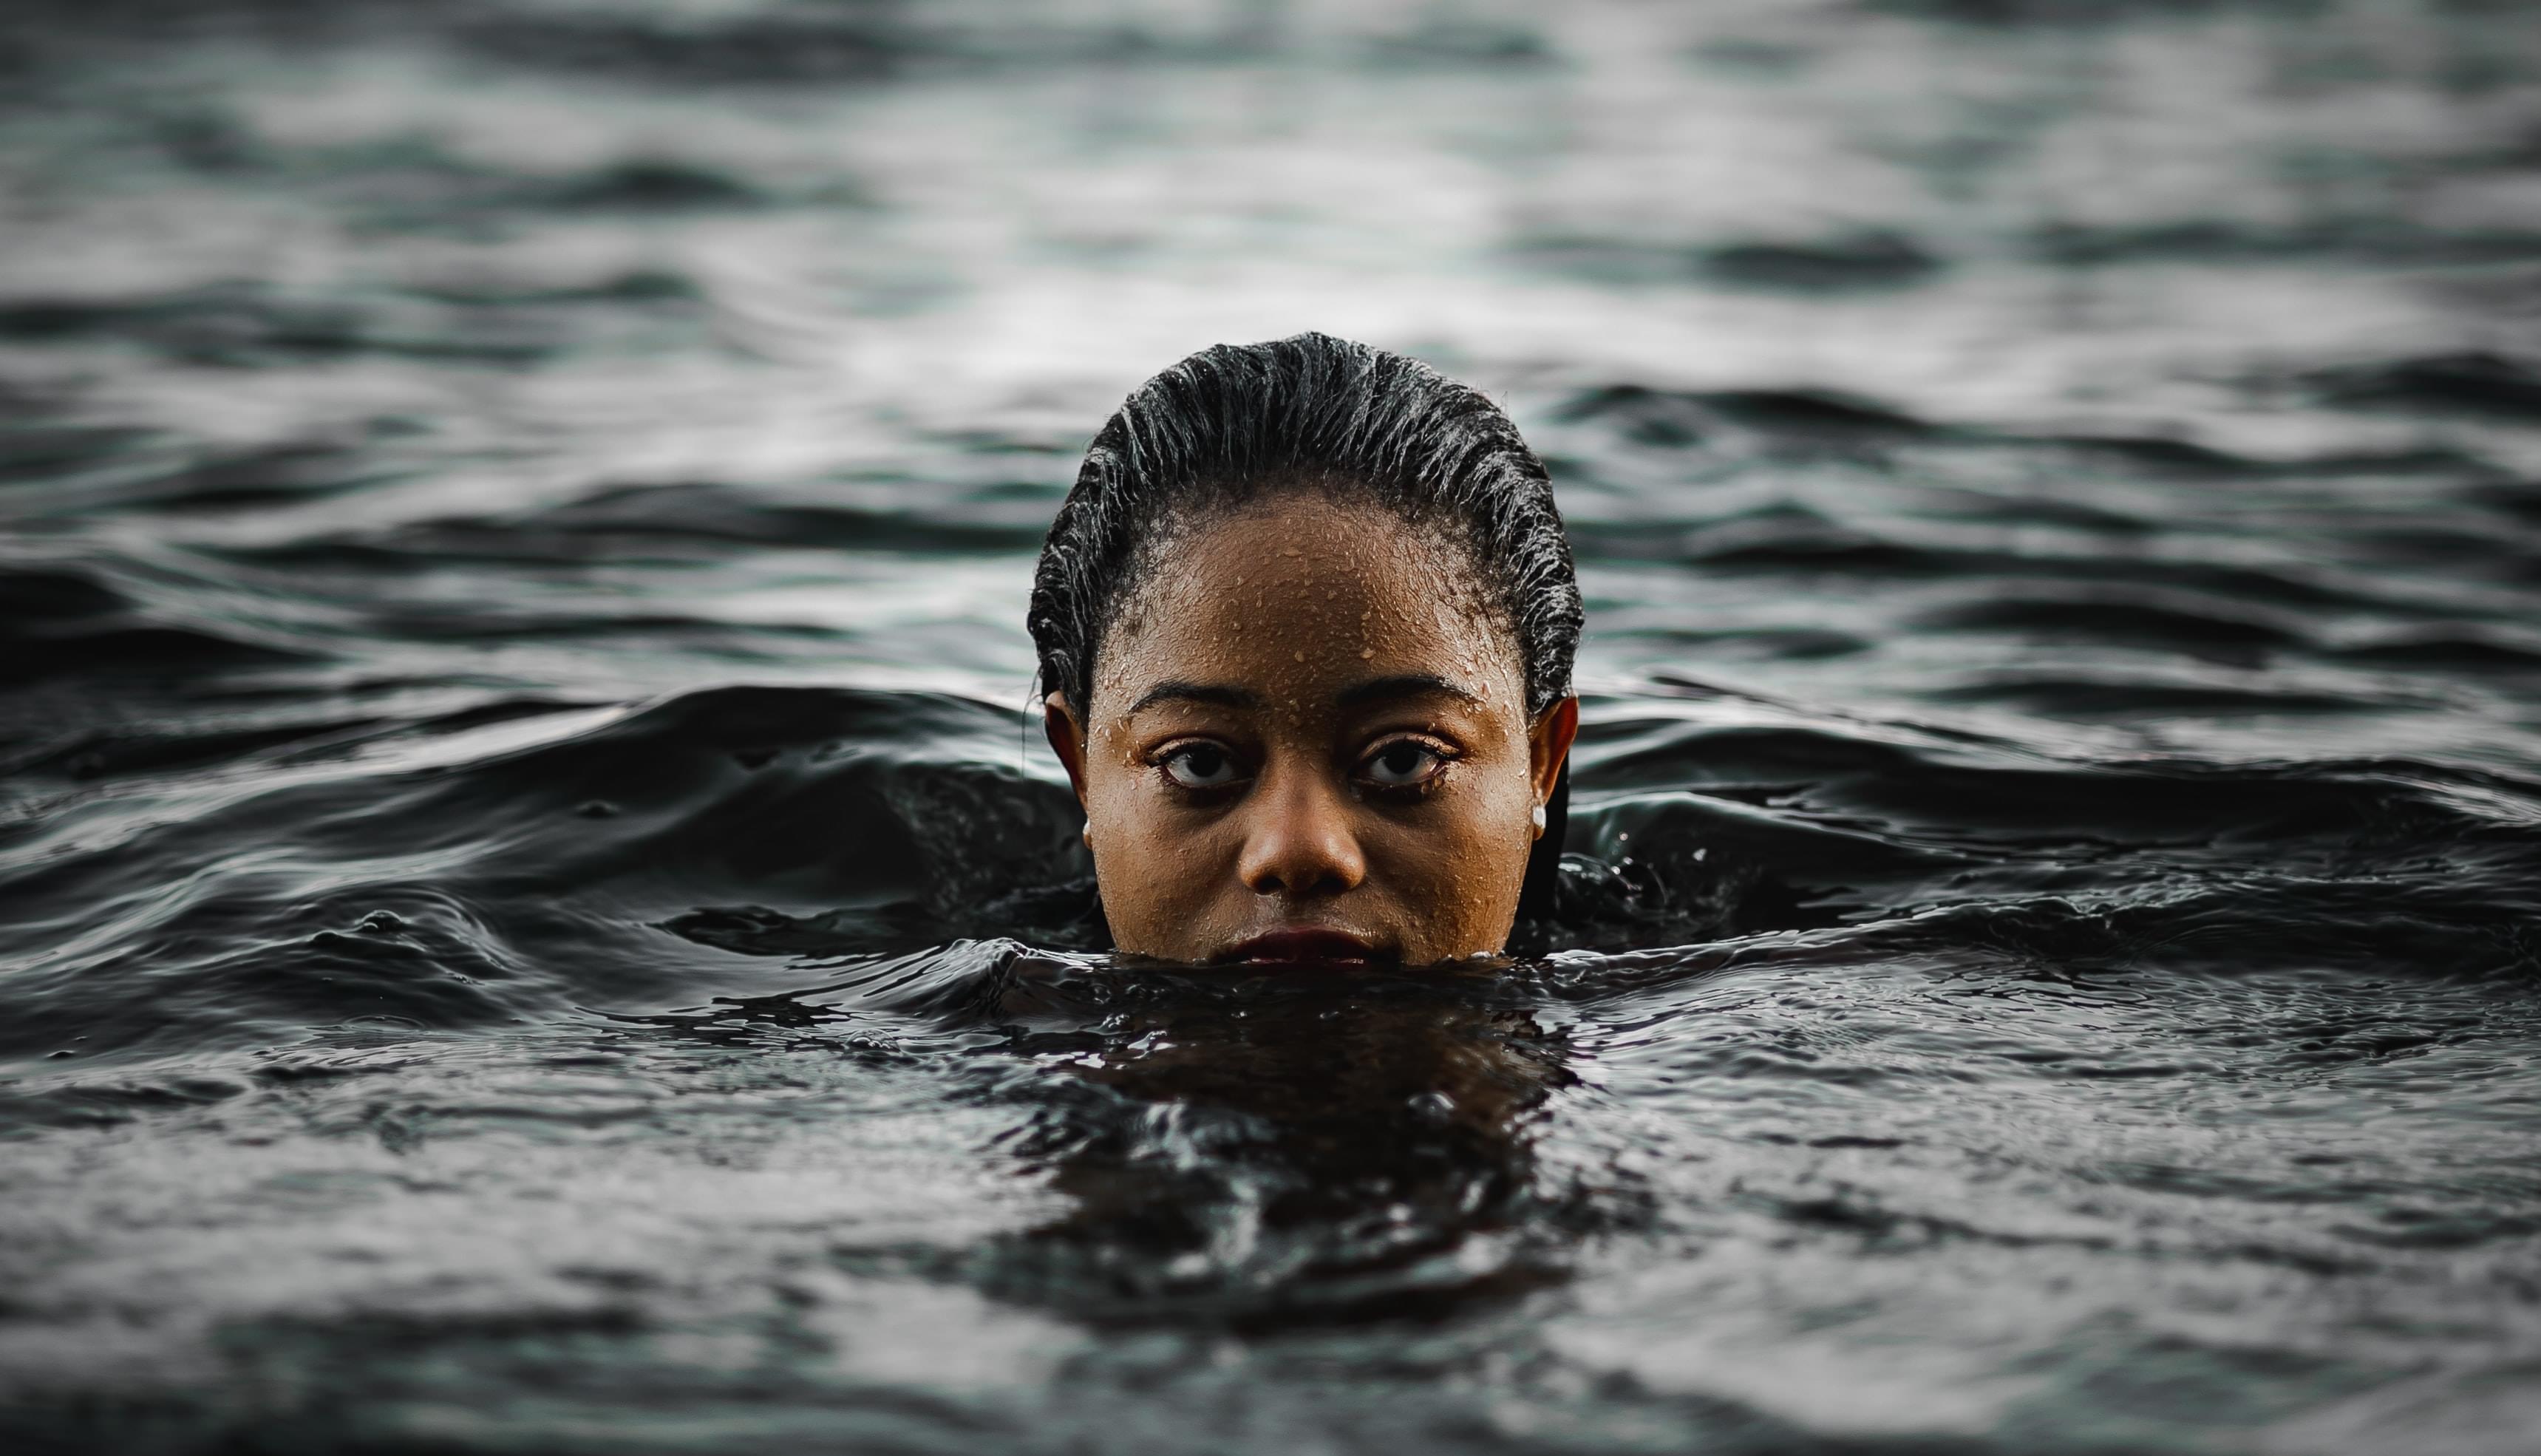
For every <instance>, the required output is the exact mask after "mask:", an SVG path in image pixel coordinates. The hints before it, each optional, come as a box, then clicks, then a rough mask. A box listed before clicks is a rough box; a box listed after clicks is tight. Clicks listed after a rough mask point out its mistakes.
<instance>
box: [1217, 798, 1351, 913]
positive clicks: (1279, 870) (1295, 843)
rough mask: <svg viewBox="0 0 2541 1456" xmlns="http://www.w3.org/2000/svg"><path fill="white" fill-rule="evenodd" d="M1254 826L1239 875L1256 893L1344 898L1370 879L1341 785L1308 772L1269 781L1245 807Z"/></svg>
mask: <svg viewBox="0 0 2541 1456" xmlns="http://www.w3.org/2000/svg"><path fill="white" fill-rule="evenodd" d="M1244 812H1245V813H1246V816H1247V819H1248V823H1247V824H1246V826H1245V832H1244V854H1243V857H1242V858H1241V859H1240V860H1238V861H1237V864H1236V873H1237V875H1238V876H1239V877H1240V878H1241V879H1242V880H1243V881H1244V886H1245V888H1246V889H1248V890H1251V891H1252V892H1253V893H1254V894H1256V895H1276V896H1280V897H1283V898H1287V899H1292V900H1294V899H1305V898H1310V897H1318V896H1328V895H1339V894H1341V893H1343V891H1346V890H1350V889H1353V888H1355V887H1356V886H1357V885H1358V884H1359V882H1360V881H1362V880H1364V879H1366V878H1367V858H1366V856H1365V855H1363V854H1362V853H1360V852H1359V846H1358V836H1357V835H1355V834H1353V833H1352V832H1351V830H1350V815H1349V797H1348V793H1347V791H1346V790H1344V789H1343V787H1342V786H1341V785H1339V784H1334V783H1329V782H1326V781H1324V779H1323V778H1322V776H1321V775H1319V774H1315V773H1312V772H1305V771H1291V772H1287V773H1277V774H1273V775H1271V776H1270V777H1269V778H1267V779H1265V780H1264V781H1263V782H1262V783H1261V784H1260V785H1259V786H1257V787H1256V788H1255V789H1254V791H1253V793H1252V794H1251V795H1249V796H1248V798H1247V802H1246V803H1245V805H1244Z"/></svg>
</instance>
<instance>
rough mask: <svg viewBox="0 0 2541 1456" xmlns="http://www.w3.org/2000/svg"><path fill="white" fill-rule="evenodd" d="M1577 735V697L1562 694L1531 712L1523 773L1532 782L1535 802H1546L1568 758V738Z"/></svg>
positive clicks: (1550, 796) (1559, 778)
mask: <svg viewBox="0 0 2541 1456" xmlns="http://www.w3.org/2000/svg"><path fill="white" fill-rule="evenodd" d="M1578 736H1579V699H1578V698H1576V697H1565V698H1562V699H1561V701H1559V702H1557V703H1555V704H1553V705H1552V706H1551V707H1548V708H1546V709H1545V710H1544V711H1543V712H1540V713H1538V714H1536V715H1535V721H1534V722H1533V723H1531V724H1529V725H1527V730H1526V746H1527V774H1528V776H1529V777H1530V778H1532V779H1533V780H1534V783H1535V802H1536V803H1538V804H1546V803H1550V802H1551V801H1552V799H1553V786H1554V785H1555V784H1556V783H1558V782H1560V781H1561V765H1562V764H1563V763H1564V762H1566V761H1567V760H1568V759H1569V757H1570V740H1572V739H1574V738H1576V737H1578Z"/></svg>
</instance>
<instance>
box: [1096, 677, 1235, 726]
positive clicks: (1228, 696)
mask: <svg viewBox="0 0 2541 1456" xmlns="http://www.w3.org/2000/svg"><path fill="white" fill-rule="evenodd" d="M1160 702H1205V703H1213V704H1215V705H1217V706H1219V707H1234V708H1249V707H1260V706H1261V705H1262V694H1261V693H1259V692H1252V691H1250V690H1248V689H1243V688H1230V687H1228V686H1226V685H1225V684H1222V683H1187V682H1184V681H1183V680H1181V679H1179V678H1168V679H1166V680H1165V681H1164V682H1161V683H1158V684H1157V685H1156V686H1155V687H1153V688H1150V689H1148V690H1147V691H1146V692H1142V693H1140V694H1139V695H1138V700H1137V701H1136V702H1133V703H1131V704H1129V711H1128V712H1127V713H1125V714H1124V716H1125V717H1132V718H1134V717H1136V716H1137V715H1138V714H1140V713H1143V712H1145V711H1146V710H1147V709H1149V708H1151V707H1154V706H1155V705H1156V704H1157V703H1160Z"/></svg>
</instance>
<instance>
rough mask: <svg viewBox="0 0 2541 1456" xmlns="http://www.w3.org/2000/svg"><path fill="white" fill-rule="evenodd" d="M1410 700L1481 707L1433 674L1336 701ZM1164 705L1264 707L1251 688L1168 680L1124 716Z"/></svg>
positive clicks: (1360, 686)
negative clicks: (1447, 700)
mask: <svg viewBox="0 0 2541 1456" xmlns="http://www.w3.org/2000/svg"><path fill="white" fill-rule="evenodd" d="M1409 697H1452V698H1455V699H1457V700H1458V701H1460V702H1465V703H1471V704H1474V705H1476V706H1480V705H1481V703H1482V699H1481V698H1480V697H1477V696H1475V695H1474V694H1473V693H1471V692H1467V691H1465V690H1464V689H1462V688H1459V687H1457V686H1456V685H1455V684H1453V683H1450V682H1448V681H1447V680H1446V679H1444V678H1441V677H1439V676H1437V675H1436V674H1434V673H1402V674H1398V675H1396V676H1394V677H1390V678H1370V679H1368V680H1367V681H1366V682H1364V683H1353V684H1351V685H1350V686H1349V687H1347V688H1344V689H1343V690H1342V691H1341V693H1340V695H1339V696H1338V697H1337V698H1336V699H1335V701H1336V702H1337V703H1338V704H1339V705H1340V706H1342V707H1360V706H1363V705H1365V704H1367V703H1371V702H1398V701H1401V700H1402V699H1404V698H1409ZM1162 702H1198V703H1207V704H1210V705H1212V706H1216V707H1231V708H1255V707H1260V706H1262V702H1263V698H1262V694H1261V693H1259V692H1254V691H1252V690H1251V689H1249V688H1237V687H1234V686H1232V685H1230V684H1225V683H1193V682H1187V681H1185V680H1183V679H1180V678H1169V679H1167V680H1165V681H1164V682H1162V683H1158V684H1157V685H1156V686H1155V687H1153V688H1150V689H1148V690H1147V691H1146V692H1142V693H1140V694H1139V695H1138V700H1137V701H1136V702H1133V703H1131V704H1129V711H1128V712H1127V713H1126V714H1124V716H1125V717H1136V716H1137V715H1138V714H1140V713H1142V712H1145V711H1146V710H1147V709H1149V708H1151V707H1154V706H1155V705H1156V704H1158V703H1162Z"/></svg>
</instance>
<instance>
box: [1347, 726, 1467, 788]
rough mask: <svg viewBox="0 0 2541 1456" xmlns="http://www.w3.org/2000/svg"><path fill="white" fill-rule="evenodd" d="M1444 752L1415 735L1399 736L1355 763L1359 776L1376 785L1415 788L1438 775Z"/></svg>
mask: <svg viewBox="0 0 2541 1456" xmlns="http://www.w3.org/2000/svg"><path fill="white" fill-rule="evenodd" d="M1446 766H1447V755H1446V754H1444V753H1442V752H1440V751H1439V749H1438V748H1437V747H1436V746H1435V745H1433V744H1428V743H1423V742H1422V741H1420V740H1419V739H1416V738H1398V739H1396V740H1394V741H1393V742H1392V743H1389V744H1386V745H1385V746H1383V747H1382V748H1379V749H1378V750H1377V751H1376V752H1375V753H1373V754H1370V755H1368V756H1367V759H1366V761H1365V762H1364V763H1362V764H1359V765H1358V772H1359V776H1360V777H1361V778H1364V779H1366V780H1367V781H1368V782H1369V783H1372V784H1374V785H1376V786H1377V787H1378V788H1416V787H1418V786H1419V785H1421V784H1424V783H1427V782H1428V781H1429V780H1431V779H1433V778H1435V777H1437V776H1438V773H1439V770H1441V769H1443V768H1445V767H1446Z"/></svg>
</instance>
